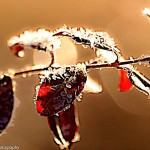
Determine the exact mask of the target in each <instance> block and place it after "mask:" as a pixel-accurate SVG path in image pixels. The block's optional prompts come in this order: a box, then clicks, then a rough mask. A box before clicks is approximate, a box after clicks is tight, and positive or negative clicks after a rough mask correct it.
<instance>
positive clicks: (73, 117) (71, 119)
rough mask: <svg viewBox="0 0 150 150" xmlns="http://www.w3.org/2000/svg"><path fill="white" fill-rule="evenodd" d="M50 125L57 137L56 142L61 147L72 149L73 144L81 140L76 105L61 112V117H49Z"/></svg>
mask: <svg viewBox="0 0 150 150" xmlns="http://www.w3.org/2000/svg"><path fill="white" fill-rule="evenodd" d="M48 123H49V126H50V128H51V130H52V131H53V134H54V135H55V141H56V142H57V144H59V145H60V147H63V148H69V149H70V148H71V147H72V146H73V142H77V141H78V140H79V134H78V118H77V111H76V109H75V105H74V104H72V105H71V106H70V108H69V109H68V110H66V111H62V112H60V114H59V116H49V117H48ZM56 125H57V126H58V127H56ZM58 130H59V131H58ZM77 136H78V137H77ZM56 138H57V140H56ZM58 141H59V143H58Z"/></svg>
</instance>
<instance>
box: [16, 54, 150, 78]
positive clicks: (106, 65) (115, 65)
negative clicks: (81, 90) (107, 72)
mask: <svg viewBox="0 0 150 150" xmlns="http://www.w3.org/2000/svg"><path fill="white" fill-rule="evenodd" d="M147 61H148V62H150V56H147V57H144V58H137V59H133V60H125V61H121V62H119V61H116V62H113V63H101V64H95V63H96V62H94V63H92V64H88V65H86V69H87V70H88V71H90V70H91V69H100V68H119V67H120V66H123V65H129V64H137V63H141V62H147ZM48 68H49V67H45V68H38V69H31V70H25V71H21V72H16V73H14V77H18V76H21V75H25V76H28V75H29V74H31V75H34V74H39V73H40V72H41V71H44V70H48ZM52 68H60V67H52Z"/></svg>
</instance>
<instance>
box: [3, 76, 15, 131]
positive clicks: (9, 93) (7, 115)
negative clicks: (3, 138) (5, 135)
mask: <svg viewBox="0 0 150 150" xmlns="http://www.w3.org/2000/svg"><path fill="white" fill-rule="evenodd" d="M13 106H14V97H13V90H12V81H11V78H10V77H8V76H4V77H3V78H2V79H0V132H2V131H3V130H4V129H5V128H6V126H7V125H8V123H9V121H10V119H11V116H12V110H13Z"/></svg>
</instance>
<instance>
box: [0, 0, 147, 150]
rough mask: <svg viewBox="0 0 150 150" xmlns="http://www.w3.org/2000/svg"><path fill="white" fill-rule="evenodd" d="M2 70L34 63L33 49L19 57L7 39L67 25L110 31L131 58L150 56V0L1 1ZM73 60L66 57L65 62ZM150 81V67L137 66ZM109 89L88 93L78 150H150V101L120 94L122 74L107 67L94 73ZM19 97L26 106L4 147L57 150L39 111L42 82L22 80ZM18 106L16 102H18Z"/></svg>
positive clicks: (81, 54)
mask: <svg viewBox="0 0 150 150" xmlns="http://www.w3.org/2000/svg"><path fill="white" fill-rule="evenodd" d="M0 6H1V8H0V18H1V24H0V68H1V70H0V71H2V70H7V69H9V68H15V69H17V68H20V67H24V66H26V65H33V51H28V52H27V53H26V56H25V57H24V58H22V59H19V58H16V57H15V56H13V55H12V54H11V53H10V51H9V48H8V47H7V40H8V39H9V38H10V37H11V36H13V35H18V34H20V33H21V32H23V31H24V30H35V29H37V28H47V29H49V30H54V29H56V28H58V27H60V26H62V25H63V24H66V25H67V26H69V27H81V26H82V27H88V28H91V29H94V30H99V31H106V32H108V33H109V34H110V35H111V36H112V37H113V38H114V39H115V41H116V43H117V44H118V47H119V48H120V49H121V50H122V54H123V55H124V56H125V58H129V57H130V56H132V57H138V56H140V55H141V54H149V49H150V42H149V39H150V22H149V21H148V19H147V17H146V16H143V15H142V13H141V12H142V10H143V9H144V8H145V7H150V1H148V0H126V1H125V0H115V1H112V0H92V1H90V0H89V1H85V0H82V1H79V0H76V1H69V0H63V1H58V0H38V1H35V0H32V1H30V0H25V1H19V0H13V1H10V0H5V1H4V0H1V2H0ZM77 48H78V61H84V60H88V59H89V58H93V57H94V54H93V53H92V51H90V50H87V51H86V50H83V48H81V47H80V46H77ZM67 57H69V56H66V57H65V56H64V55H63V54H62V59H64V60H65V59H67ZM137 67H138V70H140V71H141V72H142V73H143V74H144V75H146V76H147V77H148V78H149V79H150V71H149V68H147V67H141V66H137ZM90 75H91V76H92V77H93V78H94V79H95V80H96V81H98V82H99V83H100V84H102V86H103V92H102V93H100V94H84V95H83V96H84V97H83V100H82V102H79V103H78V108H79V116H80V124H81V126H80V134H81V141H80V142H78V143H77V144H75V146H74V149H75V150H81V149H82V150H83V149H84V150H149V149H150V101H149V100H148V98H147V96H145V95H144V94H143V93H141V92H139V91H138V90H137V89H133V90H132V91H129V92H127V93H119V92H118V91H117V82H118V74H117V71H116V70H114V69H103V70H101V71H94V72H93V73H91V74H90ZM16 82H17V89H16V97H17V99H18V100H16V103H18V102H17V101H19V102H20V105H19V107H18V108H17V109H16V110H15V112H14V115H15V117H14V119H13V124H14V126H12V127H9V128H8V129H7V130H6V134H4V135H3V136H1V137H0V146H13V145H14V146H19V147H20V149H21V150H31V149H32V150H55V149H58V147H57V145H56V144H55V143H54V142H53V135H52V134H51V132H50V130H49V128H48V125H47V122H46V119H45V118H44V117H40V116H39V115H38V114H37V113H36V110H35V108H34V104H33V97H34V93H35V90H34V87H35V86H36V85H37V83H38V78H37V77H36V76H32V77H30V78H26V79H23V78H17V79H16ZM16 103H15V104H16Z"/></svg>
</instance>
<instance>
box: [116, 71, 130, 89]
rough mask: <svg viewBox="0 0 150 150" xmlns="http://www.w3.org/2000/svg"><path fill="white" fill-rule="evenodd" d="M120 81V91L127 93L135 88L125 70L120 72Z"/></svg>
mask: <svg viewBox="0 0 150 150" xmlns="http://www.w3.org/2000/svg"><path fill="white" fill-rule="evenodd" d="M119 75H120V81H119V91H121V92H127V91H129V90H131V88H132V87H133V85H132V83H131V81H130V79H129V78H128V73H127V72H126V71H125V70H119Z"/></svg>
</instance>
